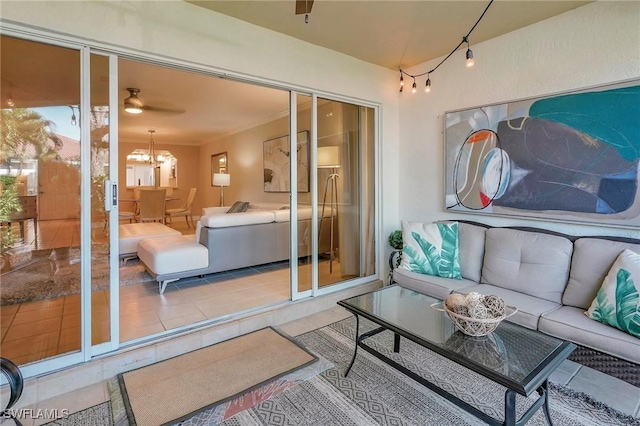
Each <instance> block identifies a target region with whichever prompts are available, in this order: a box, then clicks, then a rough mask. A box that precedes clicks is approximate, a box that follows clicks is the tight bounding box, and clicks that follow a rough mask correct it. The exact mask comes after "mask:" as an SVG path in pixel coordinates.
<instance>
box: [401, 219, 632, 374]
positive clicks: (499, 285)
mask: <svg viewBox="0 0 640 426" xmlns="http://www.w3.org/2000/svg"><path fill="white" fill-rule="evenodd" d="M458 241H459V262H460V272H461V275H462V279H453V278H441V277H435V276H431V275H425V274H419V273H416V272H412V271H410V270H407V269H402V268H395V269H393V271H392V274H393V275H392V281H393V282H395V283H397V284H399V285H402V286H404V287H408V288H411V289H414V290H416V291H419V292H421V293H425V294H428V295H431V296H434V297H437V298H440V299H444V298H446V297H447V296H448V295H449V294H451V293H452V292H457V293H462V294H466V293H469V292H478V293H481V294H495V295H497V296H500V297H501V298H503V299H504V300H505V302H506V303H507V304H509V305H514V306H516V307H517V308H518V312H517V313H516V314H515V315H514V316H512V317H511V318H510V319H509V320H510V321H513V322H516V323H519V324H521V325H523V326H525V327H529V328H532V329H537V330H539V331H542V332H544V333H547V334H549V335H552V336H556V337H559V338H561V339H565V340H570V341H573V342H574V343H576V344H578V345H579V346H580V347H581V348H590V349H593V350H595V351H596V352H595V353H596V354H603V353H604V354H609V355H611V356H613V357H615V358H616V359H619V360H623V361H622V364H623V365H626V367H624V368H629V369H630V371H631V374H632V375H634V376H635V377H631V380H628V381H631V382H632V383H635V384H636V385H639V386H640V366H639V365H638V364H640V339H639V338H637V337H634V336H633V335H631V334H628V333H626V332H624V331H621V330H619V329H617V328H614V327H611V326H609V325H605V324H602V323H600V322H597V321H595V320H593V319H590V318H588V317H587V316H586V315H585V314H584V312H585V311H586V310H587V309H588V308H589V306H590V304H591V302H592V301H593V299H594V298H595V297H596V294H597V292H598V290H599V288H600V286H601V284H602V282H603V280H604V278H605V276H606V275H607V273H608V272H609V270H610V268H611V266H612V265H613V263H614V261H615V260H616V258H617V257H618V255H620V253H621V252H623V251H624V250H625V249H630V250H632V251H634V252H636V253H640V240H638V239H633V238H616V237H601V236H597V237H576V236H570V235H564V234H559V233H555V232H551V231H547V230H543V229H537V228H501V227H489V226H487V225H483V224H480V223H474V222H464V221H460V222H458ZM596 356H598V355H596ZM626 362H629V363H630V364H629V365H627V364H626Z"/></svg>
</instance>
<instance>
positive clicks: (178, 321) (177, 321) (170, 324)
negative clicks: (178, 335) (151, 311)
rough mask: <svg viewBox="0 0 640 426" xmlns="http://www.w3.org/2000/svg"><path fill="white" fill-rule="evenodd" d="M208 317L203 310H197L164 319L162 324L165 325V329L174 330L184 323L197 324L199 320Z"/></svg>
mask: <svg viewBox="0 0 640 426" xmlns="http://www.w3.org/2000/svg"><path fill="white" fill-rule="evenodd" d="M206 319H207V317H206V316H205V315H204V314H203V313H202V312H195V313H192V314H189V315H185V316H182V317H177V318H171V319H167V320H162V325H163V326H164V328H165V329H167V330H172V329H174V328H178V327H182V326H184V325H189V324H195V323H197V322H200V321H204V320H206Z"/></svg>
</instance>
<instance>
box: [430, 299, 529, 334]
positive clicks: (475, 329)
mask: <svg viewBox="0 0 640 426" xmlns="http://www.w3.org/2000/svg"><path fill="white" fill-rule="evenodd" d="M431 307H432V308H433V309H435V310H437V311H444V312H445V313H446V314H447V315H448V316H449V318H451V322H453V324H454V325H455V326H456V328H457V329H458V330H460V331H462V332H463V333H464V334H466V335H467V336H475V337H478V336H486V335H487V334H489V333H491V332H492V331H494V330H495V329H496V328H498V325H500V323H501V322H502V320H504V319H505V318H509V317H510V316H511V315H513V314H515V313H516V312H518V308H516V307H515V306H505V308H508V309H509V310H511V312H510V313H509V314H503V315H500V316H499V317H496V318H471V317H467V316H464V315H460V314H456V313H455V312H453V311H450V310H449V309H448V308H447V305H445V304H444V302H438V303H434V304H433V305H431Z"/></svg>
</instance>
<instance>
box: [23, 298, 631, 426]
mask: <svg viewBox="0 0 640 426" xmlns="http://www.w3.org/2000/svg"><path fill="white" fill-rule="evenodd" d="M349 316H351V314H350V313H349V312H347V311H346V310H344V309H343V308H341V307H339V306H335V307H333V308H331V309H328V310H325V311H322V312H319V313H317V314H314V315H310V316H306V317H302V318H300V319H297V320H295V321H291V322H289V323H286V324H283V325H281V326H280V327H278V328H279V329H280V330H282V331H283V332H285V333H287V334H289V335H292V336H296V335H299V334H302V333H306V332H308V331H311V330H314V329H316V328H320V327H324V326H325V325H328V324H331V323H333V322H335V321H340V320H342V319H344V318H347V317H349ZM551 380H552V381H554V382H556V383H561V384H564V385H566V386H569V387H570V388H572V389H573V390H576V391H579V392H584V393H587V394H589V395H591V396H593V397H594V398H595V399H596V400H599V401H602V402H604V403H606V404H608V405H609V406H610V407H612V408H615V409H617V410H619V411H621V412H623V413H625V414H629V415H632V416H635V417H640V388H636V387H634V386H631V385H630V384H628V383H626V382H623V381H621V380H618V379H615V378H613V377H610V376H607V375H606V374H603V373H600V372H597V371H595V370H592V369H590V368H587V367H583V366H581V365H579V364H576V363H574V362H572V361H565V362H564V363H563V364H562V365H561V366H560V367H559V368H558V370H556V371H555V372H554V373H553V375H552V376H551ZM108 398H109V396H108V393H107V388H106V382H102V383H97V384H95V385H92V386H88V387H86V388H83V389H80V390H77V391H75V392H70V393H67V394H64V395H61V396H59V397H56V398H52V399H48V400H44V401H40V402H38V403H37V404H36V405H35V406H32V407H27V408H33V409H36V410H38V409H58V410H60V409H62V408H66V409H68V410H69V412H76V411H80V410H82V409H85V408H88V407H91V406H94V405H96V404H99V403H101V402H104V401H107V400H108ZM45 422H46V421H44V420H35V421H34V420H30V419H26V420H25V421H23V425H24V426H32V425H40V424H42V423H45Z"/></svg>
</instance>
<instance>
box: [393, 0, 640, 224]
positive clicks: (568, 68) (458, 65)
mask: <svg viewBox="0 0 640 426" xmlns="http://www.w3.org/2000/svg"><path fill="white" fill-rule="evenodd" d="M488 13H491V12H490V11H489V12H488ZM480 25H482V23H480ZM471 41H473V38H471ZM472 49H473V52H474V57H475V59H476V65H475V67H473V68H471V69H467V68H466V67H465V65H464V54H465V50H462V49H461V50H459V51H458V52H456V53H455V54H454V55H453V56H452V57H451V58H449V60H447V61H446V62H445V64H443V65H442V66H441V67H440V68H439V69H438V70H437V71H436V72H435V73H433V74H432V75H431V80H432V91H431V93H429V94H426V93H424V92H423V91H418V93H416V94H412V93H411V92H410V91H408V92H405V93H403V94H401V95H400V98H401V100H400V129H401V131H400V141H401V142H400V165H401V167H400V185H401V189H400V218H401V219H402V220H411V221H432V220H437V219H454V218H462V219H466V220H477V221H479V222H483V223H489V224H494V225H522V224H526V225H528V226H540V227H544V228H548V229H554V230H558V231H560V232H565V233H569V234H574V235H588V234H590V235H595V234H610V235H626V236H636V237H637V236H638V235H639V233H640V231H638V230H637V229H629V228H611V227H603V226H595V225H593V226H587V225H583V224H575V223H566V222H565V223H562V222H549V221H544V222H543V221H536V220H525V219H518V220H514V219H506V218H504V217H495V216H492V217H489V216H485V215H482V216H480V215H470V214H461V213H457V214H456V213H447V212H445V211H444V189H443V188H444V182H443V180H444V170H443V168H444V162H443V153H444V148H443V146H444V141H443V133H442V132H443V125H444V113H445V112H446V111H453V110H458V109H465V108H469V107H476V106H481V105H487V104H493V103H502V102H506V101H511V100H517V99H523V98H530V97H536V96H541V95H548V94H552V93H557V92H563V91H567V90H572V89H580V88H585V87H591V86H596V85H602V84H605V83H611V82H617V81H622V80H628V79H631V78H638V77H640V2H609V1H607V2H595V3H591V4H588V5H586V6H583V7H580V8H578V9H575V10H573V11H569V12H566V13H564V14H562V15H559V16H556V17H554V18H551V19H548V20H545V21H542V22H539V23H537V24H534V25H531V26H529V27H525V28H522V29H520V30H517V31H514V32H511V33H509V34H506V35H504V36H501V37H498V38H495V39H493V40H489V41H487V42H484V43H481V44H475V45H472ZM439 61H440V60H434V61H431V62H428V63H425V64H422V65H420V66H416V67H413V68H412V69H409V70H407V71H408V72H409V73H411V74H417V73H421V72H425V71H428V70H429V69H431V68H433V67H434V66H435V65H436V64H437V63H438V62H439ZM420 83H421V84H422V85H424V81H422V80H421V82H420ZM398 227H399V223H398Z"/></svg>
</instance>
